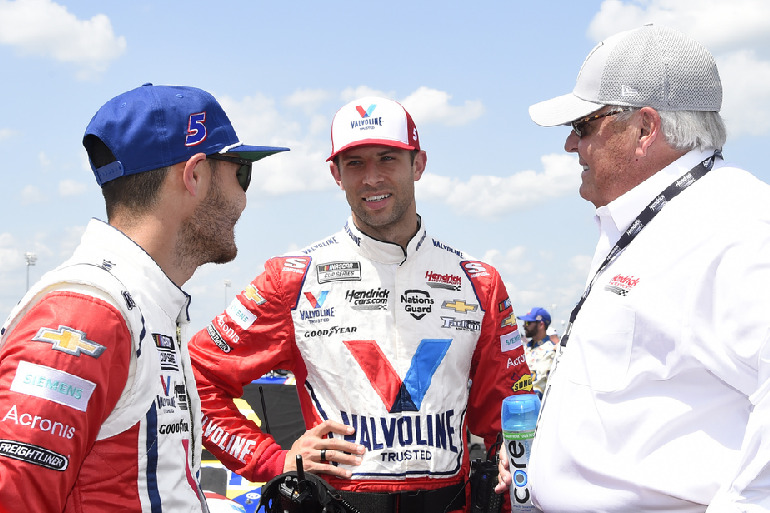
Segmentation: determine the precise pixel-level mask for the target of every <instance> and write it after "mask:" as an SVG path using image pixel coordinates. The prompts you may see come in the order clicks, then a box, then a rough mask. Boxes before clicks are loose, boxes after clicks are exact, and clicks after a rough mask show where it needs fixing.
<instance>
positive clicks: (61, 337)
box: [32, 325, 106, 358]
mask: <svg viewBox="0 0 770 513" xmlns="http://www.w3.org/2000/svg"><path fill="white" fill-rule="evenodd" d="M32 340H37V341H38V342H47V343H49V344H51V345H52V346H53V349H56V350H57V351H61V352H62V353H67V354H71V355H72V356H80V355H81V353H82V354H87V355H88V356H93V357H94V358H99V355H101V354H102V353H103V352H104V350H105V349H106V347H104V346H102V345H99V344H97V343H96V342H92V341H90V340H88V339H87V338H86V334H85V333H83V332H82V331H78V330H73V329H72V328H68V327H67V326H61V325H60V326H59V329H58V330H54V329H51V328H40V329H39V330H38V332H37V335H35V336H34V337H33V338H32Z"/></svg>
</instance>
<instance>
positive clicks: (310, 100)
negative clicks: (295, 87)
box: [284, 89, 332, 115]
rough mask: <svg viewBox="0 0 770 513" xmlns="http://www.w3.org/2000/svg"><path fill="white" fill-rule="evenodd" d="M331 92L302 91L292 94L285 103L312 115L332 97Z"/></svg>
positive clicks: (320, 90)
mask: <svg viewBox="0 0 770 513" xmlns="http://www.w3.org/2000/svg"><path fill="white" fill-rule="evenodd" d="M331 96H332V95H331V93H330V92H329V91H325V90H323V89H302V90H300V91H295V92H294V93H292V94H290V95H289V97H288V98H286V100H285V101H284V103H285V104H286V105H288V106H289V107H294V108H299V109H302V110H303V111H304V112H305V113H306V114H308V115H310V114H312V113H313V112H315V111H317V110H318V108H319V106H320V105H322V104H323V103H324V102H325V101H327V100H329V98H330V97H331Z"/></svg>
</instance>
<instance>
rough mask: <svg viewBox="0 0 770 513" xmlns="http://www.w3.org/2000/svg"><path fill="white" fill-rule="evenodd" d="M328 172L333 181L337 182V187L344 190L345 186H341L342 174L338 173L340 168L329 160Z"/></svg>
mask: <svg viewBox="0 0 770 513" xmlns="http://www.w3.org/2000/svg"><path fill="white" fill-rule="evenodd" d="M329 172H330V173H331V174H332V178H334V181H335V182H337V185H338V186H339V188H340V189H342V190H343V191H344V190H345V187H343V186H342V175H341V174H340V169H339V167H337V164H335V163H334V162H333V161H332V162H329Z"/></svg>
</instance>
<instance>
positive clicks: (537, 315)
mask: <svg viewBox="0 0 770 513" xmlns="http://www.w3.org/2000/svg"><path fill="white" fill-rule="evenodd" d="M519 319H521V320H522V321H545V324H546V326H547V325H549V324H551V314H549V313H548V311H547V310H546V309H545V308H540V307H539V306H536V307H535V308H533V309H532V310H530V311H529V313H527V314H525V315H522V316H521V317H519Z"/></svg>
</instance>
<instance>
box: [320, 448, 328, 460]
mask: <svg viewBox="0 0 770 513" xmlns="http://www.w3.org/2000/svg"><path fill="white" fill-rule="evenodd" d="M326 461H327V460H326V449H321V463H326Z"/></svg>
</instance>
